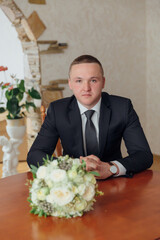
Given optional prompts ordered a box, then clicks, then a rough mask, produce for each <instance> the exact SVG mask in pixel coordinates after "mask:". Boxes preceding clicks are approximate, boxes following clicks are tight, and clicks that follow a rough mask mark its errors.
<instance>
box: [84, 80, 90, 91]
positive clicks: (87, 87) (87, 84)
mask: <svg viewBox="0 0 160 240" xmlns="http://www.w3.org/2000/svg"><path fill="white" fill-rule="evenodd" d="M83 89H84V90H85V91H89V90H90V89H91V87H90V83H89V82H84V84H83Z"/></svg>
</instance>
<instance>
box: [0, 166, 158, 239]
mask: <svg viewBox="0 0 160 240" xmlns="http://www.w3.org/2000/svg"><path fill="white" fill-rule="evenodd" d="M27 178H31V174H30V173H22V174H18V175H15V176H12V177H7V178H4V179H1V180H0V239H2V240H6V239H7V240H11V239H14V240H26V239H27V240H32V239H35V240H43V239H44V240H52V239H55V240H74V239H75V240H86V239H87V240H90V239H91V240H95V239H97V240H103V239H104V240H115V239H116V240H118V239H120V240H125V239H126V240H154V239H160V172H156V171H151V170H147V171H144V172H142V173H139V174H136V175H135V176H134V177H133V178H132V179H129V178H114V179H113V178H112V179H108V180H106V181H99V182H98V183H99V189H100V190H102V191H103V192H104V196H102V197H98V198H97V202H96V203H95V205H94V210H93V211H91V212H88V213H86V214H85V215H84V216H83V217H78V218H74V219H58V218H55V217H48V218H44V217H43V218H39V217H37V216H35V215H32V214H30V213H29V211H30V207H29V203H28V202H27V197H28V187H27V186H26V185H25V183H26V179H27Z"/></svg>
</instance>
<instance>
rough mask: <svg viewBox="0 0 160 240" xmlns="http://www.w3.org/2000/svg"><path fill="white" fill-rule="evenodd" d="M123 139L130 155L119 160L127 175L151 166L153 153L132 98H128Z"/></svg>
mask: <svg viewBox="0 0 160 240" xmlns="http://www.w3.org/2000/svg"><path fill="white" fill-rule="evenodd" d="M123 139H124V142H125V145H126V148H127V152H128V156H127V157H125V158H122V159H117V160H118V161H119V162H120V163H121V164H122V165H123V166H124V167H125V168H126V170H127V175H132V174H133V173H136V172H140V171H143V170H145V169H147V168H149V167H150V166H151V165H152V163H153V155H152V153H151V150H150V147H149V145H148V142H147V140H146V137H145V135H144V132H143V129H142V127H141V124H140V122H139V118H138V116H137V114H136V112H135V110H134V109H133V106H132V103H131V101H130V100H128V105H127V114H126V126H125V128H124V132H123Z"/></svg>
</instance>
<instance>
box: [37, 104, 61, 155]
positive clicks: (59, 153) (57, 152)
mask: <svg viewBox="0 0 160 240" xmlns="http://www.w3.org/2000/svg"><path fill="white" fill-rule="evenodd" d="M40 111H41V119H42V123H43V122H44V119H45V117H46V109H45V107H44V106H43V105H42V106H41V109H40ZM53 155H54V156H55V157H59V156H62V145H61V141H60V139H58V142H57V145H56V149H55V152H54V154H53Z"/></svg>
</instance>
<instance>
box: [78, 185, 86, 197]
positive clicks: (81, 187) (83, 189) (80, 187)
mask: <svg viewBox="0 0 160 240" xmlns="http://www.w3.org/2000/svg"><path fill="white" fill-rule="evenodd" d="M85 190H86V186H85V184H81V185H79V186H78V193H79V194H80V195H83V194H84V193H85Z"/></svg>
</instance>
